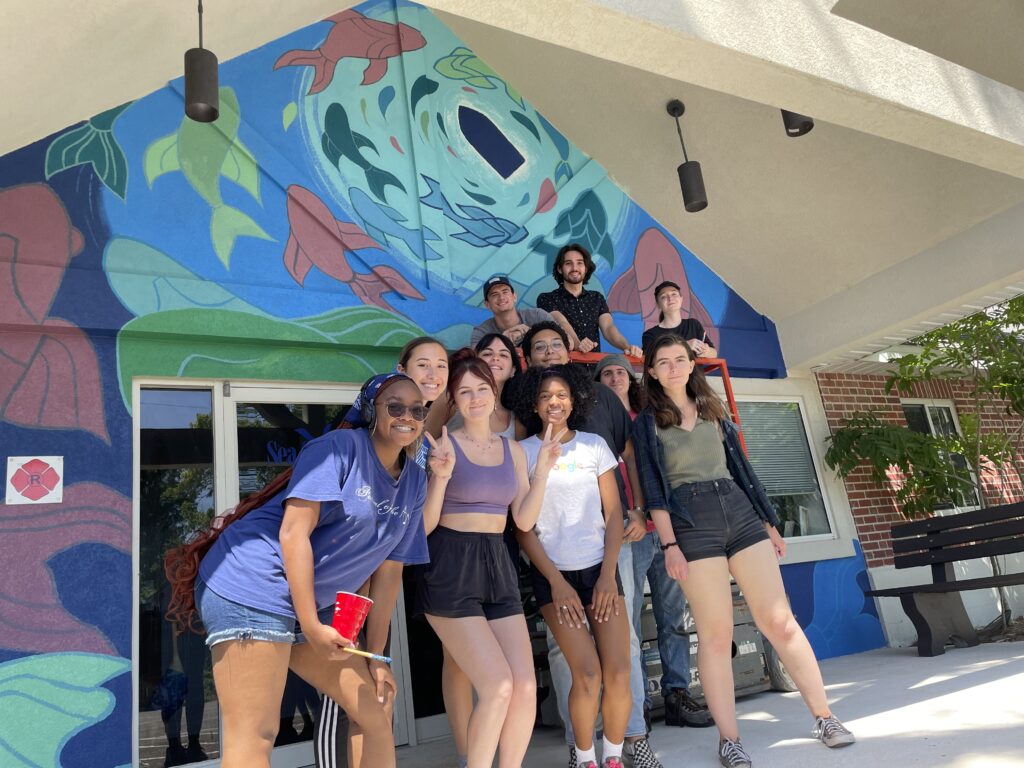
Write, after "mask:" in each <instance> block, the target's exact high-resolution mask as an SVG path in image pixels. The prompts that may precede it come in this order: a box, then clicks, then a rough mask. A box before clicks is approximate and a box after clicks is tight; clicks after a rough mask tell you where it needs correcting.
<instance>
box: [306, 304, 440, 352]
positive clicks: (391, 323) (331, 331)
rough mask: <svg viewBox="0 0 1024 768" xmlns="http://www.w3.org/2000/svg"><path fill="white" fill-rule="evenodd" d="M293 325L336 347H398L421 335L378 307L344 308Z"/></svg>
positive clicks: (406, 321) (415, 329)
mask: <svg viewBox="0 0 1024 768" xmlns="http://www.w3.org/2000/svg"><path fill="white" fill-rule="evenodd" d="M296 322H298V323H302V324H303V325H306V326H308V327H310V328H314V329H316V330H318V331H320V332H321V333H324V334H326V335H327V336H329V337H330V338H331V339H332V340H333V341H334V342H335V343H337V344H345V345H354V346H360V345H364V344H369V345H374V344H380V345H381V346H388V347H391V346H397V347H401V346H402V345H404V344H405V342H407V341H410V340H411V339H414V338H416V337H417V336H419V335H420V334H421V331H420V329H419V328H418V327H417V326H415V325H413V324H412V323H410V322H409V321H408V320H405V319H403V318H401V317H398V316H397V315H395V314H393V313H391V312H387V311H385V310H383V309H378V308H377V307H365V306H364V307H345V308H343V309H335V310H332V311H330V312H327V313H325V314H323V315H317V316H316V317H307V318H303V319H300V320H297V321H296Z"/></svg>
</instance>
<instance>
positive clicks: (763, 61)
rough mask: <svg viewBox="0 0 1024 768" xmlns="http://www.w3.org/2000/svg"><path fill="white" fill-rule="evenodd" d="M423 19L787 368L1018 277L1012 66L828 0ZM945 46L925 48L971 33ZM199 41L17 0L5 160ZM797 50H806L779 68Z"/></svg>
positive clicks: (121, 16)
mask: <svg viewBox="0 0 1024 768" xmlns="http://www.w3.org/2000/svg"><path fill="white" fill-rule="evenodd" d="M354 4H355V3H353V2H350V1H347V0H301V1H296V2H292V3H287V4H282V3H279V2H273V1H272V0H252V1H251V2H248V3H246V4H245V5H244V6H243V5H242V4H240V3H237V2H236V3H228V2H225V0H207V1H206V3H205V6H206V7H205V11H206V13H205V20H206V23H205V27H206V44H207V47H209V48H210V49H211V50H213V51H215V52H216V53H217V54H218V56H219V57H220V59H221V60H222V61H224V60H226V59H229V58H231V57H233V56H236V55H238V54H240V53H243V52H245V51H248V50H251V49H253V48H256V47H258V46H260V45H262V44H264V43H266V42H268V41H270V40H273V39H276V38H278V37H280V36H282V35H284V34H287V33H289V32H291V31H293V30H295V29H297V28H300V27H302V26H305V25H307V24H309V23H312V22H314V21H316V20H318V19H320V18H323V17H325V16H327V15H330V14H332V13H335V12H337V11H339V10H341V9H342V8H345V7H349V6H352V5H354ZM427 4H428V5H431V6H432V7H434V8H435V9H436V10H437V12H438V13H439V15H440V17H441V18H442V20H443V21H445V23H446V24H448V25H449V26H450V27H451V28H452V30H453V31H454V32H455V33H456V34H457V35H459V36H460V37H461V38H462V39H463V40H465V41H466V43H467V44H468V45H469V46H470V47H472V48H473V49H474V50H475V51H476V52H477V53H478V55H479V56H480V57H481V58H482V59H484V60H485V61H487V62H488V63H489V64H490V65H491V66H493V67H494V69H496V70H497V71H498V72H499V73H501V74H502V75H503V76H504V77H506V78H507V79H508V80H509V81H510V82H511V83H512V84H513V85H514V86H515V87H516V88H517V89H518V90H519V91H520V92H521V93H522V94H523V95H524V96H525V97H526V98H528V99H529V100H530V101H531V102H532V103H533V105H534V106H535V107H536V108H537V109H538V110H539V111H540V112H541V113H543V114H544V115H545V117H547V118H548V119H549V120H551V122H552V123H553V124H554V125H556V126H557V127H558V128H559V129H560V130H562V131H563V132H564V133H565V134H566V135H567V136H568V137H569V138H570V140H572V141H573V142H574V143H575V144H577V145H578V146H579V147H580V148H581V149H583V150H584V151H585V152H587V153H588V154H590V155H591V156H592V157H594V158H596V159H597V160H598V161H599V162H601V163H602V164H603V165H604V166H605V167H606V168H607V169H608V171H609V173H610V174H611V176H612V177H613V178H614V179H615V180H616V181H617V182H618V183H619V184H620V185H621V186H622V187H623V188H625V189H626V190H627V191H628V192H629V194H630V195H631V196H632V197H633V198H634V199H635V200H636V201H637V202H638V203H639V204H640V205H641V206H643V207H644V208H646V209H647V210H648V211H649V212H650V213H651V214H652V215H653V216H654V217H655V218H657V219H658V220H659V221H660V222H661V223H662V224H663V225H664V226H665V227H666V228H668V229H669V230H670V231H672V232H673V234H675V235H676V236H677V237H678V238H679V239H680V240H681V241H682V242H683V243H685V244H686V245H687V246H688V247H689V248H690V249H691V250H693V252H694V253H696V254H697V255H698V256H699V257H700V258H701V259H702V260H703V261H704V262H705V263H706V264H707V265H708V266H709V267H711V268H712V269H713V270H715V271H716V272H717V273H718V274H719V275H721V276H722V277H723V278H724V279H725V280H726V281H727V282H728V283H729V284H730V285H731V286H732V287H733V288H734V289H735V290H736V291H737V292H739V293H740V294H741V295H742V296H743V297H744V298H746V299H747V300H748V301H749V302H750V303H751V304H752V305H753V306H754V307H755V308H756V309H757V310H758V311H760V312H762V313H764V314H766V315H768V316H769V317H771V318H772V319H773V320H775V321H776V323H777V324H778V326H779V330H780V338H781V340H782V344H783V350H784V353H785V354H786V358H787V363H788V364H789V365H790V366H791V367H797V368H799V367H808V366H811V365H815V364H822V363H835V362H837V361H842V360H852V359H856V357H857V355H858V354H859V353H860V352H861V351H863V350H864V349H865V348H867V349H870V350H872V351H877V349H879V348H881V346H885V345H888V344H892V343H895V342H896V341H898V340H899V339H900V338H906V337H907V335H906V334H904V333H903V332H904V331H906V332H907V334H909V333H910V332H911V331H913V329H915V328H920V327H921V323H926V322H937V321H936V320H935V319H934V318H941V317H946V318H947V319H951V315H956V314H957V313H959V314H963V313H964V312H966V311H968V310H965V309H964V307H968V306H971V305H973V304H977V303H980V302H983V301H984V299H983V297H985V296H993V295H1002V294H1001V293H999V292H1000V291H1004V290H1005V289H1006V287H1007V286H1013V285H1017V284H1019V283H1021V282H1022V281H1024V259H1022V258H1020V257H1019V256H1017V255H1015V253H1013V252H1012V251H1013V248H1015V247H1016V243H1018V242H1021V241H1022V240H1024V141H1021V140H1020V135H1021V131H1024V120H1016V119H1008V117H1009V118H1012V117H1013V116H1012V115H1009V116H1008V115H1007V114H1004V113H1005V112H1006V111H1007V110H1011V111H1012V110H1015V109H1016V108H1017V106H1018V105H1024V94H1022V93H1021V92H1020V91H1018V90H1015V89H1014V88H1011V87H1008V86H1007V85H1003V84H1002V83H1009V84H1010V85H1012V86H1016V87H1020V85H1019V83H1018V82H1016V81H1013V82H1011V81H1012V77H1009V76H1008V75H1006V74H1002V75H998V76H999V78H1000V79H1001V81H1002V83H994V82H993V81H991V80H987V79H986V78H984V77H980V76H979V75H976V74H975V73H973V72H970V71H969V70H964V69H961V68H958V67H952V66H951V65H947V64H946V63H945V62H942V61H941V60H940V59H938V58H936V57H934V56H930V55H929V54H926V53H922V52H920V51H917V50H916V49H909V50H906V49H908V46H906V45H905V44H904V43H901V42H899V41H894V40H893V39H891V38H890V37H887V36H886V35H885V34H883V33H882V32H879V31H875V30H870V29H866V28H863V27H861V26H859V25H858V24H856V23H854V21H850V20H848V19H846V18H840V17H839V16H837V15H832V14H830V13H829V9H830V7H831V5H832V4H833V3H832V1H831V0H807V1H804V0H773V5H771V6H765V5H756V6H749V4H748V3H746V0H744V1H743V2H740V0H736V2H734V3H732V4H730V3H716V4H713V5H704V4H701V3H700V2H698V1H697V0H692V2H690V0H676V1H674V2H671V3H670V2H667V1H665V2H660V3H655V2H653V0H644V2H639V0H593V1H590V0H515V2H513V1H512V0H490V1H489V2H487V3H480V2H478V1H477V0H428V3H427ZM885 5H886V4H885V3H882V2H869V1H868V0H842V2H840V3H839V4H838V8H839V9H840V10H837V11H836V13H839V12H840V11H842V12H844V13H847V14H849V15H850V16H851V18H853V17H856V16H857V15H858V14H860V15H861V16H863V17H865V18H867V17H868V15H869V11H873V12H874V13H875V16H874V17H872V18H873V22H872V23H875V24H877V26H878V27H879V28H880V29H882V31H883V32H884V31H885V29H889V28H891V27H892V26H894V25H889V27H886V25H885V24H883V23H882V22H881V21H879V20H878V16H879V13H880V11H879V9H880V8H882V7H883V6H885ZM915 5H918V6H921V7H922V8H923V7H924V6H925V5H927V6H928V7H931V5H932V4H931V2H930V0H929V1H926V0H919V2H917V3H915ZM941 5H943V6H949V7H951V6H952V5H954V3H953V2H952V0H949V2H944V3H941ZM973 5H974V4H972V7H973ZM1003 5H1010V4H1009V3H1008V2H1007V3H1003ZM1017 7H1018V8H1019V7H1020V6H1019V5H1018V6H1017ZM243 8H244V11H243ZM744 9H746V11H744ZM755 10H756V13H754V11H755ZM654 11H659V12H663V15H664V18H661V17H655V16H654V15H653V12H654ZM690 11H692V13H688V12H690ZM719 11H720V12H722V15H720V16H714V15H713V14H714V13H716V12H719ZM726 12H728V13H727V15H726ZM773 13H774V14H775V17H773V16H772V14H773ZM630 14H633V15H630ZM645 14H646V16H645ZM687 24H688V25H689V26H687ZM773 24H774V26H773ZM829 25H833V26H829ZM903 27H904V28H902V29H901V31H899V34H901V35H903V36H904V37H910V32H908V31H907V29H906V28H907V27H909V28H910V30H914V29H918V28H919V26H918V27H915V26H914V25H913V24H912V23H909V22H908V23H907V24H904V25H903ZM1018 29H1019V25H1018ZM953 30H954V31H955V27H953ZM766 31H767V32H766ZM768 32H770V34H767V33H768ZM944 34H945V37H943V35H941V34H939V32H938V31H933V32H932V33H931V38H930V39H932V40H933V41H934V45H933V46H932V47H935V48H940V47H941V46H939V44H938V43H939V42H941V40H942V39H955V38H956V35H955V34H950V32H949V28H947V30H946V32H945V33H944ZM972 34H973V33H972ZM715 35H717V37H714V36H715ZM758 35H762V36H763V39H761V38H758ZM924 37H927V35H924V34H923V33H922V34H921V35H919V38H924ZM195 41H196V17H195V4H194V2H181V1H179V2H175V3H167V2H146V3H142V2H139V1H138V0H83V2H80V3H77V4H76V5H75V6H74V12H73V14H69V6H68V3H67V2H60V1H59V0H37V2H33V3H24V4H18V5H16V4H14V3H3V4H2V7H0V45H2V48H0V50H2V51H3V52H2V53H0V57H2V59H0V61H2V70H0V71H3V72H4V76H3V77H2V78H0V88H2V92H0V109H2V110H3V112H2V113H0V118H2V119H3V125H4V131H3V132H2V133H0V154H2V153H5V152H9V151H11V150H13V149H16V148H18V147H20V146H23V145H25V144H27V143H29V142H31V141H34V140H36V139H39V138H42V137H44V136H46V135H48V134H49V133H52V132H54V131H57V130H60V129H62V128H63V127H65V126H67V125H70V124H72V123H74V122H77V121H78V120H81V119H83V118H85V117H88V116H90V115H93V114H96V113H98V112H101V111H103V110H104V109H108V108H110V107H112V106H115V105H117V104H120V103H123V102H125V101H128V100H130V99H134V98H138V97H140V96H143V95H145V94H147V93H149V92H151V91H153V90H155V89H157V88H159V87H160V86H162V85H163V84H164V83H166V82H167V81H168V80H170V79H173V78H175V77H178V76H179V75H180V72H181V66H182V54H183V53H184V50H185V49H186V48H189V47H191V46H193V45H195ZM765 41H767V42H765ZM983 42H984V41H983V40H981V39H979V40H977V41H976V42H975V44H974V50H976V51H977V49H978V48H979V47H980V46H981V44H982V43H983ZM919 43H920V44H922V45H924V42H923V41H921V40H919ZM759 45H760V46H761V47H758V46H759ZM830 46H834V47H835V48H830ZM1018 47H1019V46H1018ZM794 50H798V51H799V55H800V56H801V57H804V58H802V59H800V60H799V61H795V60H794V61H793V62H792V66H787V65H786V64H787V61H789V60H788V59H787V58H786V57H790V58H792V57H793V56H795V55H796V54H794V53H793V51H794ZM40 51H44V52H45V55H39V53H38V52H40ZM581 51H586V53H583V52H581ZM837 51H838V53H837ZM1015 52H1016V49H1014V50H1013V51H1010V52H1009V53H1007V51H1005V50H1004V51H1003V53H1002V59H1007V58H1008V57H1010V54H1012V53H1015ZM881 53H885V54H886V55H887V56H890V57H891V59H892V61H895V62H899V63H900V65H901V66H903V67H905V68H906V69H907V70H908V71H909V70H913V72H912V73H911V74H912V75H913V76H911V77H909V78H908V77H902V78H901V77H900V74H901V73H899V72H897V73H896V76H890V75H889V74H887V73H886V71H885V67H884V64H885V62H884V61H883V62H881V64H880V63H879V62H877V61H875V60H874V59H872V58H871V57H872V56H880V55H881ZM840 54H841V55H840ZM1018 55H1019V54H1018ZM958 56H959V57H960V59H962V60H963V61H962V63H968V66H970V63H969V60H968V57H966V54H964V53H962V52H961V53H960V54H958ZM996 58H999V57H996ZM823 62H824V63H823ZM869 64H870V66H869ZM979 66H980V64H979ZM986 66H987V67H988V70H990V71H989V72H988V74H991V75H992V76H993V77H995V76H997V73H996V72H995V69H993V67H994V65H986ZM895 69H899V67H896V68H895ZM1010 70H1011V71H1012V67H1010ZM1017 71H1020V70H1019V69H1018V70H1017ZM10 73H14V76H13V77H12V76H11V75H10ZM906 83H909V84H908V85H907V84H906ZM901 88H904V89H905V92H904V91H901V90H900V89H901ZM944 88H945V90H943V89H944ZM933 93H934V94H938V96H939V97H941V98H936V99H934V105H933V104H932V103H931V102H928V101H927V99H928V98H929V95H930V94H933ZM670 98H681V99H683V100H684V101H685V102H686V105H687V112H686V115H685V116H684V118H683V128H684V132H685V137H686V141H687V149H688V150H689V151H690V154H691V157H692V158H693V159H696V160H699V161H700V162H701V164H702V166H703V170H704V179H705V183H706V186H707V192H708V197H709V200H710V206H709V207H708V208H707V209H706V210H705V211H703V212H701V213H698V214H686V213H684V212H683V208H682V201H681V197H680V193H679V188H678V182H677V178H676V174H675V166H676V165H677V164H678V163H679V162H681V153H680V150H679V146H678V140H677V138H676V135H675V126H674V123H673V121H672V120H671V119H670V118H669V117H668V115H667V114H666V113H665V111H664V105H665V102H666V101H668V99H670ZM780 105H784V106H787V107H789V108H791V109H796V110H798V111H803V112H806V113H808V114H812V115H813V116H816V117H817V118H818V122H817V126H816V128H815V129H814V131H812V132H811V133H810V134H808V135H807V136H805V137H802V138H799V139H790V138H787V137H786V136H785V135H784V132H783V128H782V123H781V119H780V117H779V112H778V109H777V108H778V106H780ZM1007 105H1009V106H1007ZM1004 171H1005V172H1004ZM1018 209H1019V211H1020V212H1021V215H1017V211H1018ZM1009 246H1013V248H1011V247H1009ZM975 260H977V266H976V268H974V266H975V264H974V262H975ZM931 264H934V265H936V266H935V268H934V269H930V268H929V265H931ZM965 266H970V267H972V268H971V269H960V271H957V268H963V267H965ZM915 275H922V276H923V277H925V278H927V279H915ZM880 345H881V346H880Z"/></svg>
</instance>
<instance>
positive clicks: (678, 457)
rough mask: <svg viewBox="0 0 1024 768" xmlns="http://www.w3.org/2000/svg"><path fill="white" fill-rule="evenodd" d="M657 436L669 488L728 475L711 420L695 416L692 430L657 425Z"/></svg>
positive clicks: (725, 477)
mask: <svg viewBox="0 0 1024 768" xmlns="http://www.w3.org/2000/svg"><path fill="white" fill-rule="evenodd" d="M658 437H659V438H660V440H661V444H662V446H664V448H665V474H666V479H667V480H668V487H669V488H671V489H675V488H678V487H679V486H680V485H682V484H684V483H699V482H703V481H705V480H723V479H727V478H729V477H730V475H729V467H728V465H727V464H726V462H725V446H723V445H722V436H721V435H720V434H719V433H718V425H717V424H715V423H714V422H713V421H705V420H704V419H697V423H696V424H695V425H694V427H693V430H692V431H691V432H687V431H686V430H685V429H683V428H682V427H679V426H675V427H668V428H667V429H662V428H661V427H658Z"/></svg>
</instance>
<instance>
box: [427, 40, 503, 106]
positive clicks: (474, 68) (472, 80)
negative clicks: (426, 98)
mask: <svg viewBox="0 0 1024 768" xmlns="http://www.w3.org/2000/svg"><path fill="white" fill-rule="evenodd" d="M434 69H435V70H437V71H438V72H439V73H440V74H442V75H444V76H445V77H447V78H448V79H450V80H462V81H464V82H465V83H466V84H467V85H472V86H474V87H476V88H483V89H485V90H493V89H494V88H497V85H501V86H502V87H503V88H504V89H505V93H506V94H508V97H509V98H510V99H512V101H514V102H515V103H516V104H518V105H519V106H520V107H522V106H523V98H522V97H521V96H520V95H519V94H518V93H516V91H515V90H514V89H513V88H512V86H510V85H509V84H508V83H506V82H505V81H504V80H502V78H501V75H499V74H498V73H497V72H495V71H494V70H493V69H491V68H490V67H489V66H487V65H486V64H485V63H484V62H483V61H481V60H480V59H479V58H478V57H477V55H476V54H475V53H473V51H471V50H470V49H469V48H464V47H459V48H455V49H454V50H453V51H452V52H451V53H449V54H448V55H447V56H445V57H443V58H441V59H438V60H437V62H436V63H435V64H434ZM496 83H497V85H496Z"/></svg>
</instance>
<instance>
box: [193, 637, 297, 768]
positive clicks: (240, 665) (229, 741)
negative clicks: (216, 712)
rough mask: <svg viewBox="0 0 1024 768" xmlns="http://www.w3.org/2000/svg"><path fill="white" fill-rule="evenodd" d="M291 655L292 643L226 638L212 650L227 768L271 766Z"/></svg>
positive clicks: (222, 760)
mask: <svg viewBox="0 0 1024 768" xmlns="http://www.w3.org/2000/svg"><path fill="white" fill-rule="evenodd" d="M290 654H291V644H290V643H270V642H265V641H262V640H228V641H226V642H223V643H217V644H216V645H215V646H213V648H212V649H211V655H212V657H213V684H214V686H216V688H217V700H218V702H219V705H220V716H221V739H222V743H223V750H224V751H223V753H222V754H221V763H220V764H221V766H223V768H270V752H271V750H272V749H273V748H274V739H275V738H277V729H278V727H279V726H280V724H281V697H282V696H283V695H284V684H285V679H286V678H287V677H288V657H289V655H290Z"/></svg>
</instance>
